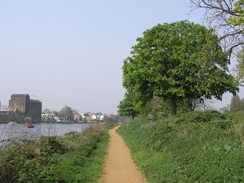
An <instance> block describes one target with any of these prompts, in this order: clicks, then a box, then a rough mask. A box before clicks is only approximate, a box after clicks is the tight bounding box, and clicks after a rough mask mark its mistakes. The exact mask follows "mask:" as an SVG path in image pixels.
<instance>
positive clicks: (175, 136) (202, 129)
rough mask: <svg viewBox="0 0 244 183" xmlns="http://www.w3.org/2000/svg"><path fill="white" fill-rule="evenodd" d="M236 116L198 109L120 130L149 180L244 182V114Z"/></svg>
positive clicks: (157, 181)
mask: <svg viewBox="0 0 244 183" xmlns="http://www.w3.org/2000/svg"><path fill="white" fill-rule="evenodd" d="M233 116H234V117H231V115H225V114H220V113H218V112H216V111H205V112H199V111H195V112H192V113H188V114H183V115H179V116H176V117H174V118H171V119H164V120H158V121H152V120H145V119H139V120H134V121H131V122H129V123H127V124H124V125H123V126H122V128H120V129H119V130H118V132H119V133H120V134H121V135H122V136H123V137H124V139H125V141H126V143H127V144H128V146H129V148H130V149H131V151H132V155H133V158H134V159H135V161H136V163H137V164H138V166H139V168H140V169H141V170H142V171H143V172H144V174H145V176H146V177H147V179H148V181H149V182H153V183H163V182H167V183H171V182H187V183H188V182H214V183H218V182H219V183H223V182H244V144H243V137H244V135H243V134H244V130H243V129H244V128H243V126H244V125H243V124H244V118H243V117H244V116H242V117H241V116H240V117H239V118H238V120H237V119H236V115H233Z"/></svg>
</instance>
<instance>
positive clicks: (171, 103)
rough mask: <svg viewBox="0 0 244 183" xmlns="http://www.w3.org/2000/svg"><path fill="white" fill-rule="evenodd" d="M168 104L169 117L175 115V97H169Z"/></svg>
mask: <svg viewBox="0 0 244 183" xmlns="http://www.w3.org/2000/svg"><path fill="white" fill-rule="evenodd" d="M169 102H170V116H174V115H176V108H177V106H176V96H174V95H173V96H171V97H170V99H169Z"/></svg>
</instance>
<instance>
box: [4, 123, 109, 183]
mask: <svg viewBox="0 0 244 183" xmlns="http://www.w3.org/2000/svg"><path fill="white" fill-rule="evenodd" d="M105 131H106V128H105V127H104V126H103V127H102V126H101V125H98V126H96V125H93V126H92V127H91V128H89V129H86V130H84V131H83V132H72V133H69V134H66V135H65V136H63V137H56V136H55V137H54V136H51V137H50V136H48V137H44V136H43V137H41V138H40V139H39V140H37V141H33V140H24V141H22V142H21V143H18V144H12V145H10V146H9V147H5V148H4V149H2V150H1V152H0V153H1V154H0V180H1V182H3V183H12V182H20V183H21V182H23V183H26V182H33V183H39V182H40V183H41V182H50V183H51V182H63V183H71V182H72V183H73V182H94V183H95V182H97V180H98V178H99V175H100V172H101V170H102V165H103V161H104V155H105V153H106V147H107V143H108V133H107V132H105Z"/></svg>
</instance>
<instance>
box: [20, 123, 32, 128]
mask: <svg viewBox="0 0 244 183" xmlns="http://www.w3.org/2000/svg"><path fill="white" fill-rule="evenodd" d="M22 128H34V125H32V124H29V123H26V124H25V125H24V126H22Z"/></svg>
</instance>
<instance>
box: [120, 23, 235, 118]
mask: <svg viewBox="0 0 244 183" xmlns="http://www.w3.org/2000/svg"><path fill="white" fill-rule="evenodd" d="M217 39H218V37H217V36H216V35H214V34H213V30H211V29H207V28H205V27H204V26H202V25H199V24H193V23H190V22H188V21H180V22H175V23H170V24H168V23H165V24H158V25H157V26H154V27H153V28H151V29H149V30H146V31H145V32H144V33H143V37H140V38H138V39H137V42H138V43H137V44H136V45H135V46H133V47H132V51H131V56H130V57H128V58H126V59H125V60H124V65H123V86H124V87H125V88H126V89H127V91H128V92H129V93H134V94H135V100H136V101H137V102H138V101H139V102H143V103H146V102H148V101H150V100H151V99H152V98H153V97H160V98H163V99H164V100H165V101H168V102H169V103H170V108H171V115H175V114H176V107H177V106H176V103H177V101H179V100H180V101H181V100H186V101H188V105H189V106H190V107H191V105H192V101H193V100H195V99H200V98H201V97H205V98H207V99H211V98H212V97H215V98H216V99H219V100H221V99H222V95H223V94H224V93H225V92H227V91H229V92H232V93H234V94H235V92H236V91H237V90H238V87H237V85H238V83H237V82H236V81H235V79H234V78H233V77H232V76H231V75H229V74H228V64H229V60H228V58H227V57H226V55H225V54H224V53H223V52H222V48H221V46H219V44H218V42H217Z"/></svg>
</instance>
